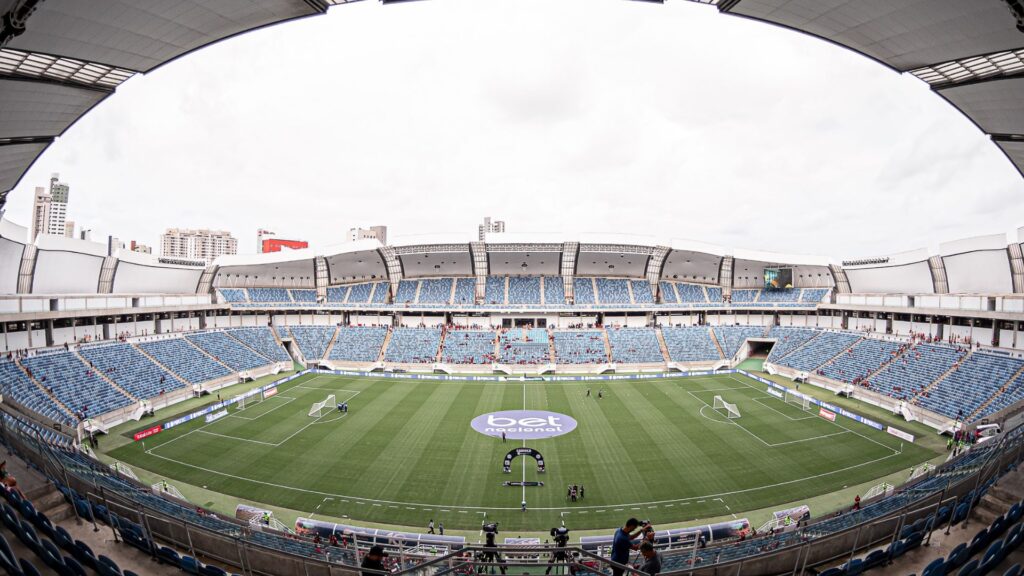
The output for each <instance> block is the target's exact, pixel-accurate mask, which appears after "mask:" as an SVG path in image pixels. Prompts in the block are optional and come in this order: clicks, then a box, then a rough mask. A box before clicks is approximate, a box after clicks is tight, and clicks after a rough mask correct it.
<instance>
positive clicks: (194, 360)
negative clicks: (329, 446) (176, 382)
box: [139, 338, 231, 384]
mask: <svg viewBox="0 0 1024 576" xmlns="http://www.w3.org/2000/svg"><path fill="white" fill-rule="evenodd" d="M139 347H140V348H142V350H143V351H145V352H146V354H149V355H150V356H152V357H153V358H155V359H156V361H157V362H159V363H160V364H163V365H164V366H166V367H167V368H169V369H170V370H173V371H174V373H175V374H177V375H178V376H181V377H182V378H184V379H185V380H186V381H188V382H189V383H191V384H201V383H203V382H207V381H209V380H214V379H216V378H223V377H225V376H230V375H231V370H229V369H228V368H227V367H226V366H224V365H222V364H219V363H217V362H215V361H214V360H213V359H211V358H210V357H209V356H207V355H206V354H203V353H202V352H200V351H199V349H198V348H196V347H195V346H193V345H192V344H190V343H189V341H188V340H186V339H184V338H170V339H168V340H158V341H156V342H143V343H142V344H139Z"/></svg>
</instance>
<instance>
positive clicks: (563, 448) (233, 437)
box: [110, 374, 935, 531]
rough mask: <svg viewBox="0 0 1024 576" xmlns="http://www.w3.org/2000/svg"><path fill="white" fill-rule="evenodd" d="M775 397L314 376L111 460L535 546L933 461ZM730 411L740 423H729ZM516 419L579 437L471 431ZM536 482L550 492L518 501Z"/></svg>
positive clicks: (271, 500)
mask: <svg viewBox="0 0 1024 576" xmlns="http://www.w3.org/2000/svg"><path fill="white" fill-rule="evenodd" d="M766 388H767V387H766V386H765V385H763V384H760V383H758V382H756V381H754V380H752V379H749V378H746V377H745V376H742V375H740V374H723V375H714V376H701V377H685V378H675V379H657V380H654V379H652V380H621V381H602V382H538V381H526V382H521V381H508V382H486V383H485V382H470V381H432V380H403V379H391V378H388V379H383V378H373V377H360V378H356V377H343V376H334V375H313V374H310V375H305V376H302V377H300V378H297V379H295V380H293V381H292V382H289V383H287V384H283V385H281V386H280V387H279V392H278V394H277V395H276V396H273V397H271V398H268V399H267V400H264V401H262V402H258V403H250V404H248V405H247V406H246V407H245V408H244V409H237V408H235V407H232V408H231V409H230V411H229V414H228V416H226V417H223V418H221V419H219V420H216V421H214V422H212V423H206V422H204V421H203V419H197V420H195V421H192V422H188V423H186V424H183V425H180V426H177V427H174V428H171V429H169V430H167V431H164V432H162V433H160V434H157V435H155V436H152V437H149V438H147V439H146V440H145V441H144V443H142V442H134V443H130V444H128V445H125V446H122V447H120V448H118V449H116V450H114V451H112V452H111V453H110V455H111V456H112V457H114V458H117V459H118V460H121V461H123V462H126V463H128V464H131V465H134V466H138V467H141V468H145V469H147V470H149V471H151V472H154V473H156V474H160V475H162V476H165V477H167V478H168V479H170V480H171V481H172V482H173V480H179V481H182V482H186V483H188V484H192V485H196V486H204V487H207V488H208V489H210V490H214V491H217V492H221V493H224V494H228V495H233V496H237V497H239V498H245V499H249V500H255V501H258V502H265V503H268V504H272V505H276V506H282V507H286V508H291V509H294V510H299V511H305V512H306V513H307V515H309V514H310V513H313V512H314V511H315V514H316V517H318V518H320V517H323V518H324V519H327V518H335V519H337V518H347V519H350V520H352V521H355V522H358V521H370V522H380V523H385V524H399V525H405V526H410V527H413V528H414V529H416V530H422V529H423V527H424V526H425V525H426V524H427V522H428V521H429V520H431V519H433V520H434V521H435V522H442V523H444V525H445V527H448V528H459V529H474V528H477V527H479V526H480V523H481V520H483V519H485V518H486V519H487V520H488V521H499V522H501V525H502V526H503V527H504V528H506V529H510V530H534V531H540V530H547V529H548V528H549V527H551V526H556V525H557V524H558V522H560V521H563V520H564V521H565V522H566V524H567V525H571V526H573V527H574V528H580V529H585V528H608V527H612V526H615V525H617V524H620V523H621V521H622V519H623V518H624V517H628V516H636V517H640V518H645V519H650V520H652V521H653V522H658V523H667V522H682V521H689V520H693V519H699V518H709V517H714V516H723V515H725V516H728V515H730V514H740V515H742V513H743V512H744V511H749V510H755V509H759V508H764V507H770V506H774V505H778V504H782V503H786V502H792V501H797V500H801V499H805V498H810V497H813V496H818V495H822V494H826V493H829V492H833V491H835V490H839V489H841V488H843V487H844V486H848V485H855V484H859V483H863V482H868V481H870V480H872V479H875V478H879V477H882V476H884V475H886V474H889V473H893V472H898V471H900V470H907V469H909V468H910V467H911V466H913V465H916V464H919V463H921V462H924V461H926V460H928V459H929V458H932V457H933V456H935V454H934V453H933V452H931V451H930V450H927V449H925V448H922V447H920V446H917V445H914V444H909V443H905V442H903V441H902V440H900V439H899V438H896V437H894V436H891V435H889V434H886V433H884V432H879V431H876V430H874V429H872V428H870V427H868V426H865V425H863V424H859V423H856V422H853V421H851V420H848V419H845V418H842V417H839V418H838V419H837V420H836V421H835V422H832V421H829V420H826V419H824V418H821V417H820V416H818V413H817V409H816V408H812V410H811V411H804V410H803V409H802V408H801V407H800V406H799V405H797V404H792V403H786V402H784V401H783V400H781V399H779V398H776V397H774V396H772V395H770V394H768V393H767V391H766ZM588 389H589V390H590V391H591V394H590V395H589V396H588V395H587V390H588ZM599 390H603V398H598V397H597V394H598V391H599ZM329 394H334V395H335V398H336V399H337V401H338V402H346V401H347V402H348V406H349V411H348V412H347V413H342V412H339V411H337V410H333V409H330V408H333V406H329V407H328V408H329V409H328V410H325V411H324V412H323V415H322V416H320V417H315V416H310V415H309V412H310V407H311V405H312V404H313V403H315V402H319V401H322V400H324V399H325V398H327V396H328V395H329ZM715 396H721V397H722V399H723V400H725V401H727V402H729V403H731V404H735V405H736V408H737V410H738V411H739V412H740V417H739V418H732V419H730V418H728V417H727V416H726V414H725V411H723V410H715V409H714V408H713V406H712V405H713V400H714V397H715ZM505 410H544V411H550V412H554V413H557V414H560V415H566V416H570V417H571V418H573V419H575V420H576V422H577V423H578V425H577V427H576V428H575V429H574V430H572V431H570V432H568V433H565V434H564V435H560V436H556V437H551V438H543V439H536V440H512V439H509V440H508V441H507V442H504V443H503V442H502V440H501V438H500V437H499V436H491V435H487V434H483V433H481V432H478V431H476V430H474V429H473V428H472V427H471V426H470V421H471V420H473V419H474V418H476V417H477V416H480V415H483V414H488V413H493V412H499V411H505ZM521 446H527V447H529V448H533V449H535V450H537V451H539V452H540V453H541V454H542V455H543V458H544V461H545V464H546V471H544V472H538V470H537V464H536V462H535V461H534V460H533V459H529V458H524V457H520V458H516V459H515V460H514V461H513V462H512V464H511V472H510V473H505V472H504V471H503V469H502V464H503V461H504V459H505V455H506V454H507V453H508V452H509V451H510V450H513V449H515V448H517V447H521ZM521 480H526V481H528V482H543V483H544V485H543V486H527V487H519V486H504V485H503V483H504V482H506V481H521ZM569 484H580V485H583V486H584V487H585V497H584V498H583V499H581V500H578V501H577V502H570V501H569V500H568V499H567V498H566V487H567V485H569ZM524 498H525V500H526V502H527V508H528V510H527V511H526V512H523V511H521V510H520V502H521V501H522V500H523V499H524ZM343 521H344V520H343Z"/></svg>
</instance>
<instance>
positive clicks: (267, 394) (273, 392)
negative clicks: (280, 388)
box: [263, 386, 277, 400]
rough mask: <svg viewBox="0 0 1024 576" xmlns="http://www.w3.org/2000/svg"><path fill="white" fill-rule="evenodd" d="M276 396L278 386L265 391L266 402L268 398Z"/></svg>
mask: <svg viewBox="0 0 1024 576" xmlns="http://www.w3.org/2000/svg"><path fill="white" fill-rule="evenodd" d="M274 394H277V387H276V386H275V387H273V388H267V389H266V390H264V391H263V399H264V400H266V399H267V398H270V397H271V396H273V395H274Z"/></svg>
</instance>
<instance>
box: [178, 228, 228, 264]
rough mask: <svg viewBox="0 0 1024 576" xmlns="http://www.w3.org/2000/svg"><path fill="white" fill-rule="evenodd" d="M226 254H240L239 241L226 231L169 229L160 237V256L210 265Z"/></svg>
mask: <svg viewBox="0 0 1024 576" xmlns="http://www.w3.org/2000/svg"><path fill="white" fill-rule="evenodd" d="M225 254H238V240H237V239H236V238H234V237H233V236H232V235H231V233H230V232H227V231H225V230H205V229H203V230H187V229H181V228H168V229H167V231H166V232H164V234H163V236H161V237H160V256H163V257H166V258H184V259H191V260H203V261H205V262H206V263H207V264H210V263H211V262H213V261H214V260H215V259H216V258H217V257H218V256H223V255H225Z"/></svg>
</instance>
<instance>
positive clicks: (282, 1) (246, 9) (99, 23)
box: [0, 0, 1024, 208]
mask: <svg viewBox="0 0 1024 576" xmlns="http://www.w3.org/2000/svg"><path fill="white" fill-rule="evenodd" d="M353 1H357V0H88V1H87V2H86V1H82V0H45V1H42V0H0V208H2V207H3V205H4V204H5V203H6V197H7V194H8V193H9V192H10V190H11V189H13V188H14V186H15V185H16V184H17V183H18V181H19V180H20V179H21V177H22V176H23V175H24V174H25V172H26V171H27V170H28V169H29V167H30V166H31V165H32V163H33V162H34V161H35V159H36V158H37V157H38V156H39V155H40V154H41V153H42V151H43V150H45V149H46V147H47V146H49V145H50V143H52V142H53V141H54V139H55V138H56V137H57V136H60V135H61V134H63V133H64V131H65V130H67V128H68V127H69V126H71V125H72V124H73V123H74V122H75V121H76V120H77V119H78V118H80V117H81V116H82V115H83V114H85V113H86V112H88V111H89V110H90V109H91V108H92V107H93V106H95V105H96V104H98V103H99V102H101V101H102V100H103V99H105V98H106V97H108V96H109V95H111V94H112V93H113V92H114V90H115V89H116V88H117V86H118V85H120V84H121V83H122V82H124V81H125V80H127V79H128V78H130V77H132V76H133V75H135V74H137V73H144V72H149V71H150V70H153V69H154V68H156V67H158V66H160V65H162V64H164V63H166V62H168V61H170V60H173V59H175V58H177V57H179V56H182V55H184V54H187V53H189V52H191V51H193V50H196V49H198V48H202V47H203V46H206V45H209V44H211V43H213V42H216V41H218V40H222V39H224V38H228V37H231V36H234V35H236V34H240V33H243V32H247V31H249V30H253V29H256V28H260V27H263V26H268V25H271V24H277V23H280V22H285V21H288V20H292V19H295V18H301V17H305V16H313V15H317V14H323V13H325V12H326V11H327V8H328V7H330V6H333V5H337V4H345V3H348V2H353ZM389 1H390V2H397V1H400V0H384V2H385V3H387V2H389ZM655 1H663V0H655ZM691 1H693V2H698V3H701V4H711V5H715V6H717V7H718V10H719V11H720V12H722V13H725V14H731V15H736V16H742V17H746V18H751V19H755V20H759V21H762V22H768V23H771V24H776V25H779V26H783V27H786V28H789V29H792V30H797V31H800V32H804V33H806V34H810V35H814V36H818V37H820V38H823V39H825V40H828V41H830V42H834V43H836V44H839V45H841V46H844V47H847V48H849V49H851V50H855V51H857V52H859V53H861V54H864V55H865V56H867V57H869V58H873V59H875V60H877V61H879V62H881V63H882V64H885V65H886V66H889V67H891V68H893V69H894V70H897V71H899V72H909V73H911V74H913V75H915V76H916V77H918V78H920V79H921V80H923V81H925V82H927V83H928V84H930V85H931V86H932V89H933V90H935V91H936V92H937V93H938V94H939V95H940V96H942V97H943V98H945V99H946V100H947V101H949V102H950V103H951V104H952V105H953V106H955V107H957V108H958V109H959V110H960V111H961V112H963V113H964V114H965V115H966V116H967V117H969V118H970V119H971V120H972V121H974V123H975V124H976V125H977V126H978V127H979V128H980V129H981V130H982V131H984V132H985V133H987V134H988V135H990V137H991V138H992V139H993V141H995V143H996V145H998V146H999V147H1000V149H1002V150H1003V152H1004V153H1005V154H1006V155H1007V157H1008V158H1009V159H1010V160H1011V161H1012V162H1013V163H1014V164H1015V165H1016V166H1017V169H1018V170H1019V171H1021V173H1022V174H1024V114H1022V112H1024V98H1022V96H1024V33H1022V30H1024V3H1022V2H1019V1H1017V0H971V1H964V0H691Z"/></svg>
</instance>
